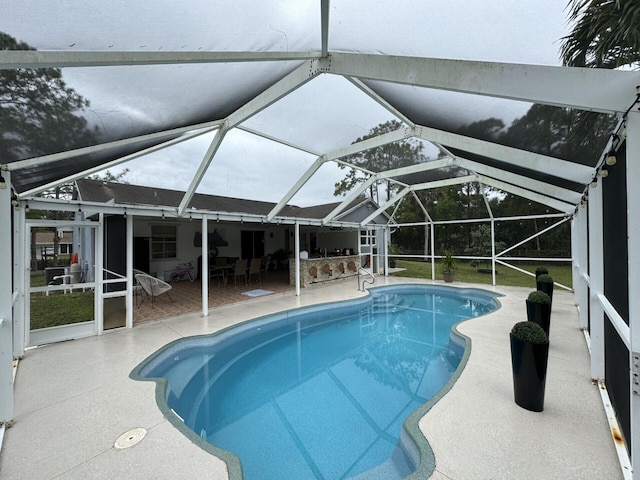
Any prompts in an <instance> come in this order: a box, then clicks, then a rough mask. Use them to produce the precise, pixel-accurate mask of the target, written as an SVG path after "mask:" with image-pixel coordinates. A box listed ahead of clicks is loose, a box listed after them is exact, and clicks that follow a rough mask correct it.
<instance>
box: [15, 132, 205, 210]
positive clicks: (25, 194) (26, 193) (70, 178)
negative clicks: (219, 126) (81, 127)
mask: <svg viewBox="0 0 640 480" xmlns="http://www.w3.org/2000/svg"><path fill="white" fill-rule="evenodd" d="M211 130H213V129H211ZM211 130H207V131H199V132H193V133H187V134H184V135H182V136H180V137H179V138H174V139H172V140H169V141H167V142H164V143H161V144H159V145H154V146H152V147H149V148H145V149H144V150H140V151H139V152H135V153H132V154H130V155H126V156H124V157H121V158H118V159H116V160H113V161H111V162H108V163H103V164H100V165H98V166H96V167H93V168H89V169H86V170H83V171H81V172H79V173H76V174H74V175H69V176H66V177H63V178H60V179H59V180H55V181H53V182H49V183H46V184H44V185H40V186H39V187H36V188H33V189H31V190H27V191H24V192H22V193H20V194H19V195H18V197H19V198H24V197H30V196H33V195H38V194H39V193H41V192H44V191H45V190H50V189H52V188H54V187H56V186H58V185H62V184H65V183H69V182H73V181H74V180H77V179H79V178H85V177H87V176H89V175H93V174H94V173H97V172H101V171H102V170H107V169H109V168H112V167H116V166H118V165H121V164H123V163H126V162H129V161H131V160H135V159H136V158H139V157H142V156H144V155H147V154H149V153H152V152H155V151H158V150H162V149H164V148H167V147H170V146H172V145H177V144H178V143H182V142H185V141H187V140H190V139H192V138H195V137H198V136H200V135H203V134H205V133H208V132H209V131H211ZM41 158H43V157H41ZM9 165H10V166H14V165H15V163H10V164H9Z"/></svg>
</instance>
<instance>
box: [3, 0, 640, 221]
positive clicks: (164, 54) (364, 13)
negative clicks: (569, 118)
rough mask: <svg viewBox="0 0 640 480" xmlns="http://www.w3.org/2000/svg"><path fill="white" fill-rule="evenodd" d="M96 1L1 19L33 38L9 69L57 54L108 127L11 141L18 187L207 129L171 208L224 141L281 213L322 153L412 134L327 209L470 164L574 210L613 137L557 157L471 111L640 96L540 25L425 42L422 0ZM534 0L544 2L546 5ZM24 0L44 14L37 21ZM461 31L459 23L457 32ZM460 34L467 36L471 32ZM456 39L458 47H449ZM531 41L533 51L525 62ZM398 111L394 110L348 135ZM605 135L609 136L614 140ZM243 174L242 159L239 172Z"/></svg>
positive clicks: (627, 80)
mask: <svg viewBox="0 0 640 480" xmlns="http://www.w3.org/2000/svg"><path fill="white" fill-rule="evenodd" d="M85 3H86V2H80V1H78V2H69V4H68V5H67V4H65V6H64V7H61V6H59V5H55V6H54V5H49V3H48V2H40V1H35V2H27V4H25V5H19V6H15V7H12V8H10V9H9V10H10V12H9V13H8V15H6V16H5V18H4V20H0V31H5V32H6V33H8V34H10V35H12V36H14V37H16V38H18V40H20V41H25V42H27V43H29V44H30V45H32V46H33V47H34V48H37V51H36V50H0V69H2V70H16V71H18V69H23V68H58V69H60V70H61V72H62V77H63V78H64V79H67V82H68V84H69V85H70V86H73V87H74V88H75V89H76V90H77V91H78V92H79V93H81V94H82V95H85V96H86V97H87V99H88V100H89V102H90V107H87V109H86V110H85V111H83V112H79V114H80V115H82V116H83V117H84V118H86V120H87V122H88V126H89V127H91V128H97V130H96V132H97V133H96V134H95V135H94V137H93V140H92V141H91V142H90V143H89V144H84V145H83V144H74V143H73V142H70V143H68V144H67V145H66V147H65V148H66V149H65V151H50V150H47V148H51V147H48V144H47V143H46V142H43V143H42V145H40V146H39V147H40V148H39V149H38V154H37V155H34V154H33V152H34V149H33V148H29V147H27V146H24V148H22V149H18V151H19V152H21V153H20V154H18V155H16V154H15V151H13V152H12V154H11V155H10V154H9V153H8V152H0V153H1V154H2V156H1V157H0V158H2V160H0V161H1V162H2V168H3V169H4V170H8V171H10V172H11V181H12V185H13V187H14V190H15V191H16V193H17V194H18V196H19V197H21V198H29V197H32V196H34V195H37V194H38V193H40V192H42V191H43V190H45V189H48V188H51V187H52V186H55V185H57V184H60V183H64V182H69V181H71V180H75V179H78V178H83V177H85V176H87V175H89V174H94V173H97V172H100V171H103V170H105V169H107V168H117V167H118V166H126V165H128V164H129V163H128V162H131V161H133V160H136V159H139V160H142V161H144V160H145V159H147V158H153V157H149V156H150V155H154V154H157V152H158V151H159V150H166V149H168V148H180V147H182V146H185V145H188V144H189V143H190V142H194V141H196V140H198V141H200V142H201V143H202V142H203V138H206V143H204V146H205V147H206V148H204V149H203V151H202V152H201V154H200V155H198V156H190V157H189V160H188V161H187V162H185V163H187V164H188V165H186V166H185V169H186V170H185V172H184V173H183V174H181V175H178V174H176V175H175V177H176V178H177V177H181V178H182V179H183V180H182V181H183V184H182V185H175V188H176V189H178V190H182V191H184V192H186V193H185V195H184V197H183V199H182V201H181V202H180V204H179V206H178V207H174V208H175V209H176V212H177V215H183V214H184V213H185V211H186V209H187V206H188V205H189V204H190V202H191V200H192V198H193V196H194V195H195V194H196V192H202V189H203V188H204V185H205V184H206V183H207V181H208V178H211V177H216V176H218V177H220V176H224V175H233V173H224V171H223V170H221V167H220V164H221V163H222V160H220V159H221V158H223V157H230V158H233V161H234V162H235V164H236V166H237V168H238V170H240V171H243V170H242V169H243V168H244V169H250V168H251V165H252V164H253V163H255V164H260V163H271V170H270V171H271V172H272V174H273V177H272V178H262V181H263V182H264V184H265V185H271V186H272V190H273V191H275V192H276V194H277V195H278V197H277V199H276V202H275V203H276V206H275V207H274V208H273V209H272V210H271V212H270V213H269V214H268V216H267V217H268V219H269V220H274V219H275V218H277V217H278V215H279V214H280V213H281V211H282V209H283V208H284V207H285V206H286V205H287V204H289V203H290V202H292V201H293V202H297V201H301V202H303V203H304V200H303V194H304V192H305V189H308V188H310V186H313V185H314V184H315V183H317V182H318V181H321V180H322V179H323V178H324V177H323V176H322V175H321V172H323V169H326V168H329V167H328V166H331V167H332V168H334V169H335V166H336V165H345V164H346V165H349V155H353V154H355V153H358V152H362V151H365V150H368V149H370V148H375V147H378V146H382V145H386V144H390V143H393V142H398V141H401V140H403V139H415V140H416V141H420V142H423V145H424V146H425V151H426V152H427V159H426V161H425V162H424V163H419V164H416V165H410V166H406V167H402V168H394V169H391V170H386V171H378V172H364V173H366V174H370V175H371V177H370V180H369V183H368V184H364V186H363V187H362V188H359V189H356V190H355V191H354V192H352V193H351V194H349V195H347V196H346V198H345V199H344V202H343V203H342V205H341V206H340V207H338V208H337V209H336V210H335V211H334V212H332V213H331V214H330V215H328V216H327V217H326V218H325V222H328V221H330V220H331V219H332V218H334V217H335V216H336V215H338V214H339V213H340V212H341V211H342V210H343V209H344V208H346V207H347V205H349V204H350V203H351V202H352V201H353V199H354V198H355V196H357V195H358V194H360V193H361V192H362V191H364V188H366V187H365V186H366V185H371V184H375V183H376V182H383V181H389V180H391V181H393V182H395V183H396V184H397V185H398V186H399V192H400V193H398V194H396V195H394V196H393V197H392V198H391V199H390V200H389V201H388V202H386V203H384V206H385V207H391V206H393V204H394V203H396V202H398V201H401V200H402V198H404V196H406V195H407V194H409V193H411V192H416V191H419V190H422V189H430V188H435V187H437V186H442V185H445V184H459V183H464V182H470V181H476V182H480V183H482V184H485V185H489V186H493V187H495V188H498V189H500V190H502V191H504V192H510V193H513V194H516V195H520V196H524V197H526V198H529V199H531V200H534V201H536V202H539V203H542V204H544V205H547V206H549V207H551V208H553V209H555V210H557V211H560V212H564V213H571V212H573V211H574V209H575V208H576V206H577V205H578V204H579V203H580V201H581V200H582V198H583V196H584V194H585V191H586V189H587V187H588V185H589V184H590V183H591V181H592V180H593V179H594V178H596V177H597V173H598V170H599V168H600V166H601V164H602V161H603V155H602V152H594V155H593V157H592V158H555V157H551V156H548V155H545V154H544V152H540V151H534V150H533V149H530V150H526V149H519V148H514V147H513V146H509V145H502V144H499V143H496V141H495V140H494V139H489V138H472V137H470V136H468V135H465V134H464V133H461V132H462V131H463V127H464V126H465V125H468V124H469V123H472V122H474V121H480V120H484V119H487V118H499V119H500V120H503V121H504V123H505V125H507V126H508V125H509V124H510V122H511V121H513V118H514V115H515V116H517V115H523V114H524V112H525V111H526V109H528V108H529V107H530V106H531V105H533V104H539V105H547V106H550V107H554V108H558V109H560V108H571V109H576V110H581V111H588V112H596V113H600V114H606V115H610V114H615V115H618V116H620V117H621V116H622V115H623V114H624V113H625V112H626V111H627V110H628V108H629V107H630V106H631V105H633V104H634V102H635V101H636V85H638V84H640V77H639V73H638V72H633V71H611V70H597V69H578V68H565V67H560V66H556V65H554V64H553V61H551V60H548V58H549V57H545V61H547V62H549V63H551V64H550V65H541V64H540V63H541V61H540V57H539V52H540V50H541V48H542V47H543V46H544V45H543V42H544V41H545V39H546V38H545V37H544V35H541V36H540V37H529V38H520V37H515V36H514V37H513V38H517V39H518V40H519V42H518V45H519V49H518V50H517V52H518V53H517V58H515V57H514V54H513V53H509V51H508V50H507V47H509V45H506V42H503V44H504V47H505V50H504V51H499V48H501V47H500V42H498V41H496V39H492V42H493V43H491V44H492V45H493V48H494V50H493V51H491V52H488V53H487V55H485V57H484V58H478V59H476V58H468V56H471V54H469V55H467V54H466V52H467V50H465V49H464V46H463V47H462V48H461V49H459V50H456V49H455V48H454V47H455V42H453V41H451V42H450V43H451V45H448V44H446V42H445V44H443V45H444V46H443V48H442V50H444V52H441V51H437V52H435V51H433V47H432V46H431V43H433V42H436V43H437V42H442V41H443V40H442V39H436V38H435V37H434V36H432V35H430V33H429V32H428V31H425V30H422V28H421V25H420V21H424V20H425V18H426V17H423V15H424V12H425V11H424V10H423V7H421V6H419V5H413V4H412V2H400V3H401V4H398V5H396V7H395V8H394V9H393V11H390V10H388V11H385V10H384V9H381V10H380V11H376V10H375V9H370V8H365V6H364V4H362V5H360V6H361V7H362V9H361V10H357V9H354V6H353V5H347V3H350V2H338V1H334V2H330V1H329V0H324V1H321V2H317V1H309V2H300V5H296V6H295V7H293V6H287V7H283V6H282V5H280V4H279V2H264V1H245V2H242V5H237V4H235V3H234V8H230V7H229V6H228V5H226V3H227V2H202V3H199V2H196V3H195V4H194V5H193V11H192V12H189V13H185V12H177V11H176V9H175V5H173V4H172V3H171V2H164V3H163V4H162V8H160V7H158V8H157V10H158V12H148V11H145V9H144V8H142V7H138V6H131V5H128V4H122V5H101V4H97V3H96V5H95V9H91V8H86V7H84V5H85ZM355 3H360V2H355ZM414 3H415V2H414ZM512 3H513V2H506V3H505V5H501V8H506V9H507V11H506V12H504V18H506V19H507V20H508V19H509V18H513V19H514V24H515V22H516V20H517V17H518V16H519V15H520V14H521V13H522V12H518V10H519V9H521V8H523V7H521V6H517V5H511V4H512ZM405 4H406V5H405ZM403 7H404V8H406V11H405V12H404V13H403V12H402V8H403ZM409 7H411V8H409ZM456 8H457V7H456V3H455V2H454V3H453V4H451V7H450V10H451V11H449V10H447V8H444V7H442V8H441V10H442V11H441V12H440V13H441V15H442V16H443V18H450V17H449V16H450V15H455V14H456V13H455V12H456ZM487 8H488V7H487ZM526 8H534V9H535V11H534V12H532V13H533V14H535V15H538V17H536V18H540V19H543V18H544V16H545V10H544V9H545V8H548V5H546V4H545V2H542V3H541V4H540V5H539V6H536V7H526ZM24 9H29V11H31V12H33V11H35V10H37V11H38V12H39V15H42V18H50V19H51V21H50V22H45V23H43V24H39V23H37V22H34V21H32V20H33V19H31V18H30V17H29V16H28V15H26V14H25V11H23V10H24ZM163 9H164V10H163ZM248 12H249V13H248ZM356 14H357V23H358V25H356V18H355V17H354V15H356ZM556 14H557V11H556ZM171 15H174V16H175V15H178V16H179V17H178V18H174V17H172V16H171ZM416 15H417V16H418V18H414V17H415V16H416ZM509 15H513V17H509ZM386 16H388V17H389V18H388V21H389V22H392V21H402V22H403V24H402V27H403V28H404V29H406V32H398V31H395V30H393V29H390V28H389V25H385V17H386ZM125 17H126V18H125ZM205 20H206V21H205ZM207 22H210V23H207ZM467 22H470V19H468V18H466V17H465V19H463V20H461V23H462V24H463V25H466V23H467ZM561 22H562V23H564V18H562V19H561ZM534 23H535V22H534ZM78 25H80V26H82V28H80V27H78ZM367 28H375V29H376V32H377V35H376V38H375V39H371V40H370V42H364V43H363V32H366V31H367ZM434 28H435V27H434ZM469 28H470V27H469ZM474 28H475V27H474ZM478 28H480V27H478ZM392 30H393V31H392ZM168 32H174V34H172V35H169V34H168ZM460 33H461V32H459V31H458V32H457V33H456V31H451V32H449V34H450V35H451V39H453V38H454V37H455V35H460ZM524 34H526V32H525V33H524ZM145 35H146V36H145ZM406 35H413V36H411V37H410V38H411V40H413V41H412V42H405V43H402V42H398V40H399V39H398V38H397V37H398V36H400V37H403V38H405V36H406ZM470 35H471V36H472V35H478V36H481V35H487V32H483V31H478V32H473V33H471V34H470ZM512 35H518V34H517V33H514V32H512ZM283 36H284V39H283ZM369 38H370V37H369ZM451 39H450V40H451ZM405 40H406V38H405ZM468 40H469V41H470V42H471V41H472V40H473V38H468ZM553 40H554V41H556V42H557V41H558V40H559V38H557V37H556V38H554V39H553ZM143 41H144V42H146V43H143ZM466 47H467V49H468V51H469V52H471V51H472V50H473V48H472V46H471V43H468V44H467V45H466ZM447 50H449V51H450V54H451V57H450V58H441V57H442V55H443V54H446V53H449V52H447ZM460 52H465V53H464V54H461V53H460ZM436 57H440V58H436ZM489 57H493V58H491V59H490V60H486V58H489ZM496 58H497V59H505V60H506V61H502V60H495V59H496ZM529 59H531V62H532V63H531V64H526V63H524V62H527V61H528V60H529ZM533 63H537V64H533ZM514 112H517V113H515V114H514ZM390 120H395V121H399V122H400V124H401V127H400V128H398V129H397V130H395V131H392V132H388V133H384V134H381V135H379V136H377V137H375V138H369V139H367V140H363V141H358V142H354V140H355V139H356V138H361V137H363V136H364V135H365V134H366V133H368V131H369V130H370V129H372V128H374V127H375V126H377V125H378V124H380V123H383V122H384V121H390ZM238 138H240V139H241V140H238ZM248 138H251V139H259V141H260V142H263V143H261V145H263V147H262V148H263V150H262V151H263V152H265V153H263V154H262V155H261V157H258V158H256V157H255V156H254V155H252V154H251V153H248V151H247V150H243V148H242V145H243V141H245V142H246V139H248ZM83 141H85V143H86V139H85V140H83ZM252 141H253V140H252ZM611 147H612V144H611V140H610V141H609V143H608V144H607V145H605V146H604V151H608V149H609V148H611ZM273 149H275V150H277V151H278V152H280V150H282V151H283V152H285V151H286V157H287V160H286V161H287V162H291V163H287V164H286V165H290V164H291V165H293V166H294V167H292V168H290V167H288V166H285V163H284V162H285V160H284V159H279V158H278V155H279V154H273V158H271V157H270V155H271V154H268V153H266V152H267V151H270V150H273ZM283 155H285V154H283ZM282 158H284V156H283V157H282ZM158 173H159V174H160V170H158ZM243 174H244V175H246V173H237V175H239V180H236V183H237V184H238V185H241V184H242V175H243ZM160 175H166V173H164V174H160ZM280 180H282V181H280ZM247 182H248V180H247ZM231 183H233V182H231ZM161 186H164V185H161ZM323 188H326V189H327V190H328V191H330V190H332V189H333V184H332V183H329V182H326V181H325V185H324V186H323ZM203 193H204V192H203ZM206 193H214V194H223V193H221V192H215V191H213V192H206Z"/></svg>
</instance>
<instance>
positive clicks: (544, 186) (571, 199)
mask: <svg viewBox="0 0 640 480" xmlns="http://www.w3.org/2000/svg"><path fill="white" fill-rule="evenodd" d="M456 164H457V165H458V166H460V167H462V168H464V169H466V170H470V171H472V172H474V173H478V174H480V175H485V176H487V177H491V178H495V179H496V180H500V181H502V182H506V183H510V184H511V185H515V186H519V185H520V186H522V185H526V186H527V189H529V190H532V191H534V192H537V193H541V194H543V195H546V196H547V197H553V198H557V199H558V200H562V201H563V202H567V203H572V204H574V205H577V204H578V203H580V200H581V199H582V193H580V192H576V191H574V190H568V189H566V188H562V187H556V186H555V185H551V184H548V183H545V182H541V181H539V180H535V179H533V178H529V177H526V176H524V175H518V174H515V173H510V172H506V171H504V170H501V169H499V168H495V167H491V166H488V165H484V164H482V163H478V162H475V161H473V160H468V159H466V158H462V157H456ZM563 178H564V177H563Z"/></svg>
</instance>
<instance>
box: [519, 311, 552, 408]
mask: <svg viewBox="0 0 640 480" xmlns="http://www.w3.org/2000/svg"><path fill="white" fill-rule="evenodd" d="M509 337H510V342H511V368H512V372H513V393H514V398H515V402H516V404H517V405H519V406H520V407H522V408H524V409H526V410H531V411H532V412H541V411H542V409H543V408H544V391H545V384H546V380H547V361H548V359H549V339H548V338H547V336H546V335H545V333H544V330H543V329H542V327H541V326H540V325H538V324H537V323H535V322H528V321H527V322H518V323H516V324H515V325H514V326H513V328H512V329H511V333H510V334H509Z"/></svg>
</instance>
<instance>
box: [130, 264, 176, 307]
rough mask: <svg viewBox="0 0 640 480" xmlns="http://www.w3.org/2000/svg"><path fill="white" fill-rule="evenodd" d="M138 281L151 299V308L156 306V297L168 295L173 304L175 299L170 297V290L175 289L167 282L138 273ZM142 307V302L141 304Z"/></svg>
mask: <svg viewBox="0 0 640 480" xmlns="http://www.w3.org/2000/svg"><path fill="white" fill-rule="evenodd" d="M136 280H137V281H138V283H139V284H140V286H141V287H142V289H143V290H144V291H145V292H146V294H147V295H149V296H150V297H151V306H152V308H153V307H154V306H155V303H156V297H158V296H160V295H162V294H163V293H166V294H167V296H168V297H169V300H171V303H173V298H171V295H169V290H171V289H172V288H173V287H172V286H171V285H169V284H168V283H167V282H165V281H163V280H160V279H159V278H156V277H152V276H151V275H147V274H146V273H138V274H136ZM140 305H142V302H140Z"/></svg>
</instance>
